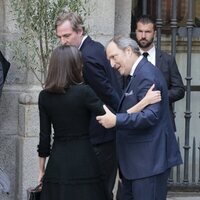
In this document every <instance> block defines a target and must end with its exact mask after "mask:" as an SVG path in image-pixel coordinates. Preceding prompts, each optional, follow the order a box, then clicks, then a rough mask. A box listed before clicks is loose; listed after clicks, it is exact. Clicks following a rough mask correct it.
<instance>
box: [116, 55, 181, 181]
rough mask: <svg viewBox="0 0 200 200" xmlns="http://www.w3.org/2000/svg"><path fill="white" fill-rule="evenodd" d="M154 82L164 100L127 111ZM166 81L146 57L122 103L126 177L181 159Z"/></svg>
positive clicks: (121, 154)
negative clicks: (172, 121) (136, 110)
mask: <svg viewBox="0 0 200 200" xmlns="http://www.w3.org/2000/svg"><path fill="white" fill-rule="evenodd" d="M153 83H155V86H156V89H158V90H160V91H161V94H162V101H161V102H159V103H156V104H152V105H149V106H147V107H146V108H145V109H143V110H142V111H141V112H138V113H133V114H127V113H126V110H127V109H128V108H130V107H131V106H133V105H135V104H136V103H138V102H139V101H140V100H141V99H142V98H143V97H144V96H145V94H146V92H147V90H148V89H149V88H150V86H151V85H152V84H153ZM167 107H168V94H167V86H166V82H165V80H164V78H163V75H162V73H161V72H160V70H159V69H158V68H156V67H155V66H153V65H152V64H151V63H150V62H148V61H147V60H146V59H145V58H143V59H142V60H141V61H140V62H139V64H138V66H137V67H136V70H135V72H134V74H133V77H132V79H131V81H130V83H129V85H128V86H127V88H126V91H125V93H124V94H123V96H122V99H121V101H120V104H119V108H118V114H117V124H116V129H117V134H116V145H117V155H118V160H119V166H120V170H121V173H122V175H123V176H124V177H125V178H126V179H131V180H133V179H139V178H144V177H149V176H153V175H156V174H159V173H162V172H164V171H165V170H166V169H168V168H170V167H172V166H174V165H178V164H181V163H182V159H181V155H180V152H179V148H178V144H177V141H176V138H175V134H174V131H173V127H172V123H171V120H170V115H169V109H168V108H167Z"/></svg>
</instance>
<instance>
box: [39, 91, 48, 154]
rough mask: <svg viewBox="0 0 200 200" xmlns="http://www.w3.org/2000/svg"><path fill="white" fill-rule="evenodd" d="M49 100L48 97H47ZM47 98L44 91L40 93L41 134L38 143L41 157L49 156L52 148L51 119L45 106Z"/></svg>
mask: <svg viewBox="0 0 200 200" xmlns="http://www.w3.org/2000/svg"><path fill="white" fill-rule="evenodd" d="M46 100H47V99H46ZM44 103H45V98H44V96H43V94H42V93H40V95H39V100H38V106H39V119H40V135H39V145H38V155H39V156H40V157H48V156H49V155H50V149H51V145H50V144H51V120H50V117H49V116H48V113H47V111H46V109H45V106H44Z"/></svg>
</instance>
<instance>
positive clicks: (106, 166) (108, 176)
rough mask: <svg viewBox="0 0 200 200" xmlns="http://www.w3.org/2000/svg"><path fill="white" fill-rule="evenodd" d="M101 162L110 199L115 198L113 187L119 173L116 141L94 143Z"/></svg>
mask: <svg viewBox="0 0 200 200" xmlns="http://www.w3.org/2000/svg"><path fill="white" fill-rule="evenodd" d="M93 147H94V151H95V153H96V155H97V158H98V161H99V163H100V167H101V171H102V174H103V178H104V183H105V188H106V191H107V194H108V199H109V200H113V188H114V185H115V179H116V175H117V160H116V149H115V141H111V142H106V143H103V144H98V145H93Z"/></svg>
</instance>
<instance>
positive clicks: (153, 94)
mask: <svg viewBox="0 0 200 200" xmlns="http://www.w3.org/2000/svg"><path fill="white" fill-rule="evenodd" d="M154 87H155V84H153V85H152V86H151V87H150V88H149V90H148V91H147V93H146V95H145V97H144V99H146V101H147V103H148V105H149V104H154V103H157V102H159V101H161V93H160V91H159V90H155V91H154V90H153V89H154Z"/></svg>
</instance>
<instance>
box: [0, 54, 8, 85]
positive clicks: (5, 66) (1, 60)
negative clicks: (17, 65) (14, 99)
mask: <svg viewBox="0 0 200 200" xmlns="http://www.w3.org/2000/svg"><path fill="white" fill-rule="evenodd" d="M0 63H1V65H2V69H3V82H5V80H6V76H7V73H8V70H9V68H10V63H9V62H8V61H7V60H6V59H5V57H4V56H3V54H2V53H1V51H0Z"/></svg>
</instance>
